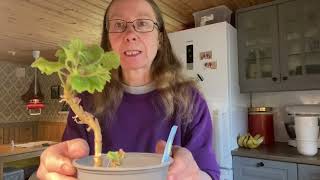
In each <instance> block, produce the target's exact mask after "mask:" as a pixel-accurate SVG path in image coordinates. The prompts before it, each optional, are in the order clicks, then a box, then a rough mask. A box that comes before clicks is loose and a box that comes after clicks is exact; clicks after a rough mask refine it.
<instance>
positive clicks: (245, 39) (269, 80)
mask: <svg viewBox="0 0 320 180" xmlns="http://www.w3.org/2000/svg"><path fill="white" fill-rule="evenodd" d="M237 28H238V50H239V53H238V54H239V76H240V79H239V81H240V88H241V92H250V91H270V90H279V83H277V82H279V78H280V75H279V71H280V69H279V45H278V22H277V7H276V6H268V7H263V8H259V9H255V10H250V11H245V12H239V13H237Z"/></svg>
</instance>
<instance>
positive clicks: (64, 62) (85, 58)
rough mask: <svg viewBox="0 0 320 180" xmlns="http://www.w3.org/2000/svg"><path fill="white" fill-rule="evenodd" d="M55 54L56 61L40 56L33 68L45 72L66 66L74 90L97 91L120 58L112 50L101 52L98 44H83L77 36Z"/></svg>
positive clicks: (99, 90)
mask: <svg viewBox="0 0 320 180" xmlns="http://www.w3.org/2000/svg"><path fill="white" fill-rule="evenodd" d="M55 56H56V57H57V58H58V62H49V61H46V60H45V59H44V58H41V59H40V60H39V61H35V62H34V63H33V67H38V68H39V69H40V70H41V71H42V72H44V73H46V74H48V75H50V74H52V73H53V72H58V71H59V70H61V69H62V68H66V70H67V71H69V73H68V75H69V77H67V79H69V81H67V83H70V86H71V88H72V90H74V91H76V92H78V93H81V92H84V91H88V92H89V93H94V91H98V92H101V91H102V90H103V88H104V86H105V84H106V82H107V81H108V82H109V81H110V79H111V75H110V72H109V71H110V70H111V69H115V68H118V67H119V65H120V57H119V55H117V54H116V53H115V52H104V50H103V49H102V48H101V47H100V46H99V45H91V46H89V47H86V46H85V44H84V43H83V42H82V41H81V40H79V39H74V40H71V41H70V42H69V43H68V44H66V45H65V46H61V49H59V50H57V52H56V54H55Z"/></svg>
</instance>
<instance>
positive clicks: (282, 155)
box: [231, 142, 320, 166]
mask: <svg viewBox="0 0 320 180" xmlns="http://www.w3.org/2000/svg"><path fill="white" fill-rule="evenodd" d="M231 154H232V155H233V156H242V157H251V158H259V159H267V160H274V161H285V162H293V163H301V164H311V165H318V166H320V149H319V151H318V153H317V154H316V155H315V156H304V155H301V154H299V152H298V150H297V148H295V147H291V146H289V145H288V143H283V142H276V143H275V144H274V145H272V146H266V145H261V146H260V147H258V148H257V149H247V148H238V149H235V150H233V151H232V152H231Z"/></svg>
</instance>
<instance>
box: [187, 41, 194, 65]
mask: <svg viewBox="0 0 320 180" xmlns="http://www.w3.org/2000/svg"><path fill="white" fill-rule="evenodd" d="M186 48H187V49H186V52H187V69H188V70H193V44H190V45H187V46H186Z"/></svg>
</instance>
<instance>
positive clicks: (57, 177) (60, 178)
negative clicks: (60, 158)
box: [44, 172, 77, 180]
mask: <svg viewBox="0 0 320 180" xmlns="http://www.w3.org/2000/svg"><path fill="white" fill-rule="evenodd" d="M44 180H77V179H76V178H74V177H70V176H65V175H62V174H58V173H55V172H51V173H48V174H46V176H45V178H44Z"/></svg>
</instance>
